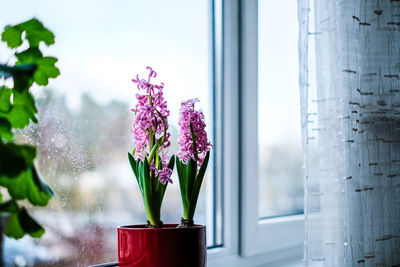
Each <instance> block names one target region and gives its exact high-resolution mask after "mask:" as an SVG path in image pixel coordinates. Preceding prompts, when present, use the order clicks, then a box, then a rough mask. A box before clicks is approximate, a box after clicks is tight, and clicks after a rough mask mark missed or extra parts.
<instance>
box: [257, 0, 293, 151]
mask: <svg viewBox="0 0 400 267" xmlns="http://www.w3.org/2000/svg"><path fill="white" fill-rule="evenodd" d="M258 8H259V10H258V21H259V23H258V38H259V39H258V66H259V72H258V91H259V94H258V110H259V118H258V123H259V134H258V138H259V143H260V144H262V145H274V144H277V143H281V142H291V143H293V144H294V145H301V131H300V129H301V127H300V126H301V125H300V95H299V67H298V66H299V61H298V50H297V49H298V41H297V39H298V22H297V1H296V0H279V1H271V0H259V1H258Z"/></svg>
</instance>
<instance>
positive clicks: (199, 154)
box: [176, 99, 211, 227]
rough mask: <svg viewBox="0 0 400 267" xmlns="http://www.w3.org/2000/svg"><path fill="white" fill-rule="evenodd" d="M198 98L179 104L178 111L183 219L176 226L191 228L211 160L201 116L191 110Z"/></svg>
mask: <svg viewBox="0 0 400 267" xmlns="http://www.w3.org/2000/svg"><path fill="white" fill-rule="evenodd" d="M196 102H198V100H197V99H190V100H187V101H184V102H182V104H181V110H180V120H179V126H180V132H179V140H178V144H179V147H180V149H179V152H178V156H177V157H176V166H177V171H178V178H179V186H180V191H181V198H182V204H183V217H182V219H181V223H180V225H179V226H178V227H189V226H193V225H194V221H193V217H194V213H195V211H196V205H197V200H198V197H199V192H200V188H201V184H202V182H203V178H204V175H205V173H206V169H207V165H208V160H209V157H210V148H211V143H210V142H209V141H208V139H207V132H206V131H205V127H206V124H205V122H204V114H203V112H202V111H201V110H199V111H196V110H195V108H194V105H195V103H196Z"/></svg>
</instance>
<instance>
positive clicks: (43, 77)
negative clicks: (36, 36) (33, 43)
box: [15, 47, 60, 85]
mask: <svg viewBox="0 0 400 267" xmlns="http://www.w3.org/2000/svg"><path fill="white" fill-rule="evenodd" d="M15 56H16V57H17V59H18V61H17V63H16V64H17V65H18V64H28V63H34V64H37V70H36V71H35V73H34V75H33V80H34V81H35V82H36V83H37V84H38V85H47V84H48V83H49V79H50V78H56V77H57V76H58V75H60V70H59V69H58V68H57V67H56V66H55V64H56V62H57V59H56V58H54V57H43V55H42V52H40V50H39V48H37V47H31V48H29V49H27V50H25V51H23V52H21V53H17V54H15Z"/></svg>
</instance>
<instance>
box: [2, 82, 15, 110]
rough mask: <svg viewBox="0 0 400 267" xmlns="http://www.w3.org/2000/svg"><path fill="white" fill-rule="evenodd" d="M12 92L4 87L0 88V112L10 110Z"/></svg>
mask: <svg viewBox="0 0 400 267" xmlns="http://www.w3.org/2000/svg"><path fill="white" fill-rule="evenodd" d="M11 94H12V90H11V89H10V88H7V87H5V86H0V112H9V111H10V109H11Z"/></svg>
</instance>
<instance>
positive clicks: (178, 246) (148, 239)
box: [118, 224, 207, 267]
mask: <svg viewBox="0 0 400 267" xmlns="http://www.w3.org/2000/svg"><path fill="white" fill-rule="evenodd" d="M176 226H177V224H164V227H163V228H146V225H128V226H120V227H118V266H120V267H205V266H206V258H207V247H206V227H205V226H204V225H197V224H196V225H194V226H192V227H188V228H176Z"/></svg>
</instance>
